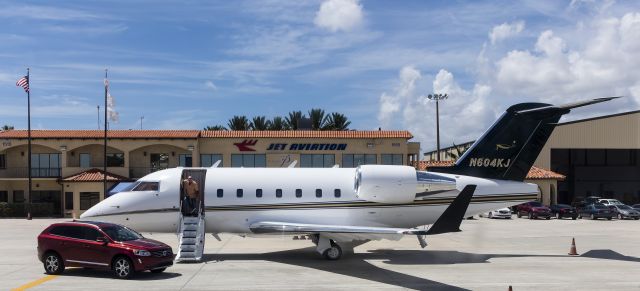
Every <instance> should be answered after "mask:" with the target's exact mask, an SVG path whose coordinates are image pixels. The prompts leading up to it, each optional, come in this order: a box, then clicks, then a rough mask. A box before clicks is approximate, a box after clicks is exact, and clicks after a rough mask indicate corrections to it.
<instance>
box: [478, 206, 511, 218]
mask: <svg viewBox="0 0 640 291" xmlns="http://www.w3.org/2000/svg"><path fill="white" fill-rule="evenodd" d="M480 216H481V217H487V218H506V219H511V209H509V208H501V209H498V210H492V211H489V212H488V213H482V214H480Z"/></svg>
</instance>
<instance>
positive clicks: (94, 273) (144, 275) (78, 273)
mask: <svg viewBox="0 0 640 291" xmlns="http://www.w3.org/2000/svg"><path fill="white" fill-rule="evenodd" d="M62 276H73V277H87V278H103V279H114V280H118V279H116V278H115V277H114V275H113V273H112V272H111V271H109V270H97V269H88V268H67V269H66V270H65V271H64V273H62ZM180 276H182V274H180V273H171V272H167V271H164V272H162V273H158V274H154V273H151V272H138V273H136V274H135V275H134V276H133V278H131V279H130V280H134V281H156V280H166V279H171V278H175V277H180Z"/></svg>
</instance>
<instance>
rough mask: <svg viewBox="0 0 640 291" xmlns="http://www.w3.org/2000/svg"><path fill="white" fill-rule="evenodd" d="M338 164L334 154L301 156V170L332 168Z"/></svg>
mask: <svg viewBox="0 0 640 291" xmlns="http://www.w3.org/2000/svg"><path fill="white" fill-rule="evenodd" d="M335 164H336V157H335V155H333V154H302V155H300V167H301V168H331V167H333V166H334V165H335Z"/></svg>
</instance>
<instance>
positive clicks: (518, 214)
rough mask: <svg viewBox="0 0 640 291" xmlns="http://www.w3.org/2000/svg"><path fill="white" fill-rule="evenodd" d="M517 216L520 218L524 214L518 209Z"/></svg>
mask: <svg viewBox="0 0 640 291" xmlns="http://www.w3.org/2000/svg"><path fill="white" fill-rule="evenodd" d="M516 216H517V217H518V218H520V217H522V214H521V213H520V210H518V212H517V213H516Z"/></svg>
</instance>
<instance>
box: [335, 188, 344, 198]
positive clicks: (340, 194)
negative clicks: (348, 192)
mask: <svg viewBox="0 0 640 291" xmlns="http://www.w3.org/2000/svg"><path fill="white" fill-rule="evenodd" d="M340 192H341V191H340V189H334V190H333V196H335V197H336V198H340V196H342V193H340Z"/></svg>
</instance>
